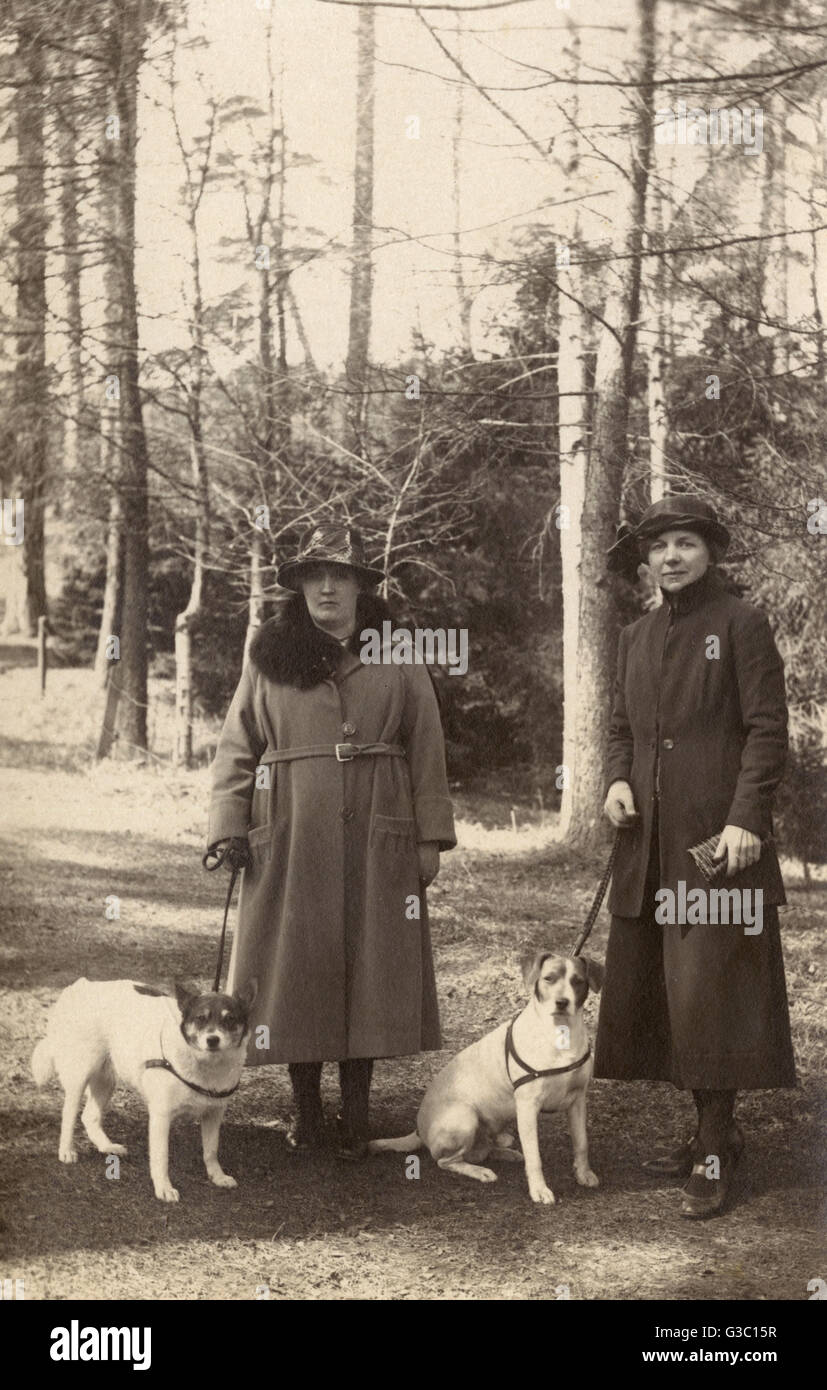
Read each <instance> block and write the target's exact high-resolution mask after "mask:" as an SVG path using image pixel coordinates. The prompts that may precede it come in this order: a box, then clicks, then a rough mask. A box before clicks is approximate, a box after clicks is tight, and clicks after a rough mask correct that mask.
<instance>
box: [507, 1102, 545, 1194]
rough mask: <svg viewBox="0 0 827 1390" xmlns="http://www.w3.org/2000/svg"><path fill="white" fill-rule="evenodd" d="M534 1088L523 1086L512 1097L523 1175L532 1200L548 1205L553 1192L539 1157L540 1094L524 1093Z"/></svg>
mask: <svg viewBox="0 0 827 1390" xmlns="http://www.w3.org/2000/svg"><path fill="white" fill-rule="evenodd" d="M534 1089H535V1088H534V1085H528V1086H524V1087H522V1089H521V1091H517V1093H516V1095H515V1097H514V1101H515V1104H516V1107H517V1133H518V1134H519V1136H520V1146H521V1148H522V1151H523V1158H524V1159H525V1175H526V1178H527V1179H528V1190H529V1193H530V1195H531V1200H532V1202H542V1203H544V1204H545V1205H546V1206H548V1205H550V1203H552V1202H553V1201H554V1193H553V1192H552V1190H551V1188H550V1187H547V1186H546V1180H545V1177H544V1175H543V1163H542V1160H541V1158H540V1139H539V1134H538V1121H539V1116H540V1105H541V1102H542V1094H541V1093H540V1092H539V1091H538V1093H537V1095H536V1096H535V1095H527V1094H526V1092H527V1091H534Z"/></svg>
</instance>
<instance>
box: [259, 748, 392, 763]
mask: <svg viewBox="0 0 827 1390" xmlns="http://www.w3.org/2000/svg"><path fill="white" fill-rule="evenodd" d="M383 754H384V755H385V756H386V757H389V758H404V757H405V749H404V748H403V747H402V746H401V745H400V744H398V743H313V744H309V745H308V746H307V747H306V748H268V749H267V750H266V751H265V752H264V753H263V754H262V756H261V757H260V758H259V763H287V762H293V761H294V759H296V758H335V759H336V761H337V762H339V763H349V762H350V761H351V759H353V758H363V757H375V756H378V755H383Z"/></svg>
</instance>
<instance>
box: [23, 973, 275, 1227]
mask: <svg viewBox="0 0 827 1390" xmlns="http://www.w3.org/2000/svg"><path fill="white" fill-rule="evenodd" d="M255 994H256V985H255V982H253V983H252V984H251V985H250V986H248V988H247V990H246V992H242V993H241V994H238V995H232V996H230V995H228V994H196V993H195V992H194V991H192V990H188V989H187V988H186V987H185V986H184V985H180V984H176V986H175V995H176V999H177V1007H176V1000H175V999H173V998H172V997H171V996H168V995H164V994H162V993H161V992H160V991H159V990H155V989H151V988H149V986H147V985H140V984H135V983H134V981H132V980H116V981H112V982H109V983H102V982H97V981H90V980H86V979H81V980H76V981H75V983H74V984H73V985H69V987H68V989H65V990H64V991H63V993H62V994H61V995H60V997H59V999H58V1000H57V1003H56V1004H55V1006H54V1008H53V1009H52V1012H51V1014H50V1015H49V1023H48V1027H47V1031H46V1036H45V1038H43V1039H42V1041H41V1042H39V1043H38V1044H37V1047H36V1048H35V1050H34V1053H33V1054H32V1072H33V1073H34V1079H35V1081H36V1082H37V1084H38V1086H43V1085H45V1083H46V1082H47V1081H48V1080H49V1078H50V1077H51V1076H52V1075H53V1074H54V1073H55V1072H57V1075H58V1077H59V1079H60V1083H61V1085H62V1086H63V1092H64V1100H63V1118H62V1122H61V1126H60V1145H59V1148H58V1158H59V1159H60V1161H61V1163H76V1162H77V1157H78V1155H77V1149H76V1148H75V1145H74V1132H75V1123H76V1121H77V1116H78V1110H79V1109H80V1103H81V1100H82V1099H83V1095H84V1092H86V1093H87V1097H86V1104H85V1106H84V1109H83V1115H82V1117H81V1118H82V1121H83V1127H84V1129H85V1130H86V1133H87V1134H88V1136H89V1138H90V1139H91V1141H92V1143H93V1144H94V1146H95V1148H96V1149H97V1150H98V1152H99V1153H105V1154H117V1155H118V1156H122V1155H124V1154H125V1153H126V1148H125V1147H124V1145H123V1144H113V1143H112V1141H111V1139H108V1138H107V1136H106V1133H105V1132H104V1129H103V1113H104V1111H105V1109H106V1107H107V1105H108V1104H109V1101H110V1100H111V1099H112V1093H113V1091H114V1090H115V1086H116V1085H117V1082H118V1081H123V1082H124V1083H125V1084H126V1085H127V1086H131V1087H132V1089H133V1090H135V1091H137V1092H138V1094H139V1095H142V1096H143V1098H144V1100H145V1102H146V1106H147V1110H148V1111H149V1171H150V1175H151V1177H152V1183H153V1186H154V1188H155V1196H156V1197H158V1198H159V1199H160V1200H161V1201H162V1202H177V1201H178V1192H177V1190H176V1189H175V1188H174V1187H173V1186H172V1183H171V1182H170V1180H169V1129H170V1124H171V1123H172V1121H173V1119H174V1118H175V1117H176V1116H177V1115H181V1114H185V1113H189V1114H192V1115H197V1116H198V1117H199V1118H200V1120H201V1140H202V1146H203V1151H204V1164H205V1166H206V1169H207V1174H208V1176H209V1179H210V1181H211V1182H214V1183H215V1184H216V1186H217V1187H235V1186H236V1180H235V1178H231V1177H230V1176H229V1174H228V1173H225V1172H224V1171H223V1170H222V1168H221V1164H220V1163H219V1161H218V1133H219V1130H220V1128H221V1121H222V1120H223V1118H224V1111H225V1109H226V1107H227V1101H228V1099H229V1097H230V1096H231V1095H232V1094H233V1092H234V1091H236V1090H237V1089H238V1084H239V1081H240V1079H241V1070H242V1067H243V1066H244V1058H245V1045H244V1043H245V1038H246V1036H247V1031H248V1021H249V1011H250V1006H251V1004H252V1002H253V1000H254V998H255Z"/></svg>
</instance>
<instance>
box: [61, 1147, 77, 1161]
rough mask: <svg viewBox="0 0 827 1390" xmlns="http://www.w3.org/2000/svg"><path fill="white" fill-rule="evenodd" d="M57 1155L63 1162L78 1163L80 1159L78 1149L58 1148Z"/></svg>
mask: <svg viewBox="0 0 827 1390" xmlns="http://www.w3.org/2000/svg"><path fill="white" fill-rule="evenodd" d="M57 1156H58V1158H59V1159H60V1161H61V1163H77V1161H78V1151H77V1149H71V1148H70V1149H58V1153H57Z"/></svg>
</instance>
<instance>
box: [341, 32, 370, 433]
mask: <svg viewBox="0 0 827 1390" xmlns="http://www.w3.org/2000/svg"><path fill="white" fill-rule="evenodd" d="M375 27H376V19H375V11H374V9H373V7H372V6H371V5H363V6H360V8H359V16H358V20H357V59H356V61H357V79H356V82H357V87H356V161H355V169H354V198H353V261H352V266H351V273H350V324H349V331H348V346H347V361H346V367H345V370H346V373H347V385H348V391H349V392H350V393H351V394H350V396H349V412H348V413H349V419H350V427H351V432H352V435H353V442H354V444H355V447H356V448H357V449H358V448H360V447H362V443H363V440H364V437H365V434H366V432H367V424H368V404H367V386H368V364H369V360H370V327H371V308H372V302H371V301H372V292H373V261H372V254H371V253H372V250H373V107H374V85H375V72H374V62H375V53H374V49H375Z"/></svg>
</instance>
